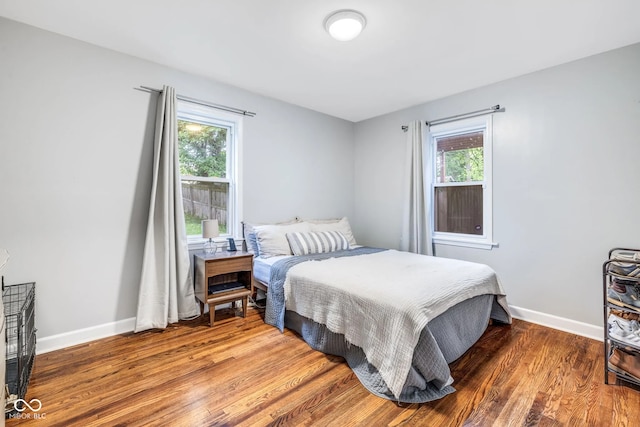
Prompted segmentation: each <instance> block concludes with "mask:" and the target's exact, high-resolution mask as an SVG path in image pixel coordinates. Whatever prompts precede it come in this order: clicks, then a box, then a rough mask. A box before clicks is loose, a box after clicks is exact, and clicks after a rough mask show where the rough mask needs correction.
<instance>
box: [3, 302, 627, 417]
mask: <svg viewBox="0 0 640 427" xmlns="http://www.w3.org/2000/svg"><path fill="white" fill-rule="evenodd" d="M206 321H207V317H202V318H200V319H198V320H194V321H190V322H182V323H180V324H178V325H174V326H171V327H170V328H168V329H166V330H164V331H148V332H143V333H139V334H133V333H129V334H124V335H120V336H115V337H110V338H106V339H103V340H99V341H94V342H91V343H87V344H83V345H79V346H75V347H71V348H68V349H64V350H59V351H55V352H50V353H45V354H42V355H38V356H37V357H36V361H35V366H34V370H33V373H32V377H31V382H30V384H29V388H28V392H27V396H26V400H27V401H29V400H31V399H34V398H37V399H39V400H40V401H41V402H42V409H41V410H40V411H39V412H38V413H37V414H38V416H39V417H40V418H39V419H37V420H34V419H33V418H34V416H35V414H34V413H31V411H29V410H28V409H27V410H26V411H25V412H24V413H22V415H21V416H22V418H20V419H18V418H14V419H8V420H7V425H8V426H15V425H23V424H24V425H34V426H35V425H37V426H49V425H51V426H53V425H56V426H73V425H78V426H98V425H105V426H120V425H122V426H124V425H127V426H143V425H144V426H149V425H158V426H214V425H220V426H236V425H238V426H240V425H242V426H253V425H256V426H266V425H272V426H315V425H319V426H341V427H342V426H355V425H362V426H460V425H465V426H507V425H509V426H523V425H524V426H536V425H537V426H585V425H591V426H626V425H629V426H633V425H638V423H639V422H640V421H639V420H640V392H638V391H637V390H635V389H633V388H630V387H627V386H622V385H605V384H604V381H603V380H604V378H603V376H604V374H603V367H602V364H603V354H602V353H603V351H602V343H600V342H598V341H594V340H590V339H587V338H583V337H579V336H576V335H571V334H568V333H564V332H560V331H556V330H553V329H548V328H545V327H542V326H538V325H535V324H532V323H527V322H523V321H518V320H515V321H514V323H513V325H511V326H503V325H502V326H500V325H496V326H489V327H488V329H487V331H486V332H485V334H484V335H483V337H482V338H481V339H480V341H479V342H478V343H476V344H475V345H474V346H473V347H472V348H471V349H470V350H469V351H468V352H467V353H466V354H465V355H464V356H463V357H462V358H460V359H459V360H457V361H456V362H454V363H453V364H452V365H451V367H452V375H453V378H454V379H455V382H454V386H455V388H456V390H457V392H455V393H453V394H450V395H448V396H446V397H444V398H443V399H441V400H438V401H435V402H430V403H424V404H420V405H417V404H412V405H403V406H399V405H397V404H396V403H394V402H391V401H388V400H385V399H381V398H378V397H376V396H374V395H372V394H370V393H369V392H368V391H367V390H366V389H365V388H364V387H363V386H362V385H361V384H360V382H359V381H358V379H357V378H356V376H355V375H354V374H353V372H352V371H351V370H350V369H349V367H348V366H347V365H346V363H344V361H343V359H341V358H340V357H335V356H328V355H324V354H322V353H319V352H317V351H314V350H312V349H310V348H309V347H308V346H307V344H306V343H304V342H303V341H302V340H301V339H300V338H299V337H298V336H297V335H296V334H294V333H292V332H291V331H285V333H284V334H281V333H280V332H279V331H278V330H276V329H275V328H273V327H271V326H268V325H265V324H264V323H263V320H262V317H261V312H260V311H259V310H258V309H254V308H250V309H249V315H248V317H247V318H246V319H244V318H242V317H233V313H232V312H231V310H230V309H227V310H226V311H219V312H217V313H216V326H215V327H214V328H209V326H208V324H207V323H206ZM611 380H612V381H613V378H611ZM27 417H29V418H27Z"/></svg>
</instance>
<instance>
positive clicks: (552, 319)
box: [509, 305, 604, 341]
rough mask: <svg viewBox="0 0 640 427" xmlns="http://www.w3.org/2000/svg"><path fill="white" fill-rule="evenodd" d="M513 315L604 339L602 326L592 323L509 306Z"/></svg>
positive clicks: (581, 334) (596, 338) (555, 327)
mask: <svg viewBox="0 0 640 427" xmlns="http://www.w3.org/2000/svg"><path fill="white" fill-rule="evenodd" d="M509 309H510V310H511V315H512V316H513V317H514V318H516V319H520V320H524V321H526V322H531V323H536V324H538V325H542V326H547V327H549V328H553V329H558V330H560V331H564V332H569V333H572V334H575V335H580V336H583V337H587V338H592V339H594V340H598V341H603V340H604V329H603V328H602V326H596V325H591V324H589V323H583V322H578V321H576V320H571V319H566V318H564V317H558V316H554V315H553V314H547V313H540V312H538V311H533V310H529V309H526V308H520V307H514V306H512V305H510V306H509Z"/></svg>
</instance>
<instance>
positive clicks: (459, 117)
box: [402, 104, 505, 132]
mask: <svg viewBox="0 0 640 427" xmlns="http://www.w3.org/2000/svg"><path fill="white" fill-rule="evenodd" d="M503 111H505V108H504V107H500V104H496V105H494V106H493V107H489V108H485V109H482V110H477V111H471V112H469V113H464V114H457V115H455V116H449V117H443V118H441V119H435V120H431V121H430V122H429V121H425V122H424V124H425V125H427V126H434V125H439V124H442V123H449V122H454V121H456V120H462V119H468V118H470V117H476V116H484V115H485V114H492V113H498V112H503ZM402 130H403V131H404V132H406V131H407V130H409V126H406V125H405V126H402Z"/></svg>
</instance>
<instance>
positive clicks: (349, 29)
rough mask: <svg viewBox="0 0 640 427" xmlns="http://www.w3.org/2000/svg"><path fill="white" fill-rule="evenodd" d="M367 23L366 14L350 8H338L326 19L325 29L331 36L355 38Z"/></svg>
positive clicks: (343, 39) (346, 39)
mask: <svg viewBox="0 0 640 427" xmlns="http://www.w3.org/2000/svg"><path fill="white" fill-rule="evenodd" d="M366 25H367V20H366V19H365V17H364V15H363V14H362V13H360V12H358V11H356V10H350V9H344V10H337V11H335V12H333V13H332V14H330V15H329V16H327V18H326V19H325V20H324V28H325V30H327V32H328V33H329V34H331V37H333V38H334V39H336V40H340V41H348V40H353V39H355V38H356V37H358V35H359V34H360V32H362V30H363V29H364V27H365V26H366Z"/></svg>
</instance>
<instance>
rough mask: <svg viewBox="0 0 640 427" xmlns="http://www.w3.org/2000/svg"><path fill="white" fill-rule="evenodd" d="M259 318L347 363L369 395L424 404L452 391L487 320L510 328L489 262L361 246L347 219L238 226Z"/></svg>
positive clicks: (509, 316)
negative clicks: (458, 363) (262, 304)
mask: <svg viewBox="0 0 640 427" xmlns="http://www.w3.org/2000/svg"><path fill="white" fill-rule="evenodd" d="M245 233H246V234H245V236H246V240H247V242H249V245H248V249H249V250H253V251H255V255H256V256H255V257H254V275H255V281H256V284H257V286H258V287H259V288H261V289H264V290H265V291H266V295H267V301H266V308H265V322H266V323H268V324H271V325H273V326H275V327H277V328H278V329H280V330H281V331H283V330H284V328H289V329H291V330H293V331H295V332H297V333H298V334H300V336H301V337H302V338H303V339H304V340H305V341H306V342H307V343H308V344H309V345H310V346H311V347H312V348H314V349H316V350H319V351H322V352H324V353H327V354H335V355H339V356H342V357H344V359H345V360H346V362H347V363H348V365H349V366H350V368H351V369H352V370H353V371H354V373H355V374H356V375H357V377H358V379H359V380H360V382H361V383H362V384H363V385H364V386H365V388H367V389H368V390H369V391H370V392H371V393H373V394H375V395H377V396H380V397H383V398H386V399H389V400H394V401H397V402H403V403H422V402H428V401H432V400H436V399H440V398H442V397H444V396H446V395H447V394H449V393H452V392H454V391H455V389H454V388H453V386H452V384H453V378H452V377H451V373H450V370H449V366H448V365H449V363H451V362H453V361H454V360H456V359H458V358H459V357H460V356H462V354H464V352H465V351H467V350H468V349H469V348H470V347H471V346H472V345H473V344H474V343H475V342H476V341H477V340H478V339H479V338H480V336H481V335H482V334H483V332H484V331H485V329H486V327H487V325H488V323H489V319H494V320H497V321H499V322H502V323H511V315H510V313H509V309H508V306H507V302H506V296H505V293H504V291H503V289H502V286H501V285H500V282H499V280H498V278H497V276H496V274H495V272H494V271H493V270H492V269H491V268H489V267H488V266H486V265H483V264H477V263H471V262H465V261H458V260H451V259H446V258H438V257H430V256H425V255H418V254H413V253H408V252H401V251H397V250H391V249H382V248H372V247H364V246H358V245H357V244H356V242H355V239H354V238H353V234H352V233H351V230H350V227H349V224H348V220H347V219H346V218H341V219H336V220H333V221H293V222H290V223H287V224H277V225H271V224H267V225H260V226H251V227H250V228H247V227H245Z"/></svg>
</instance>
